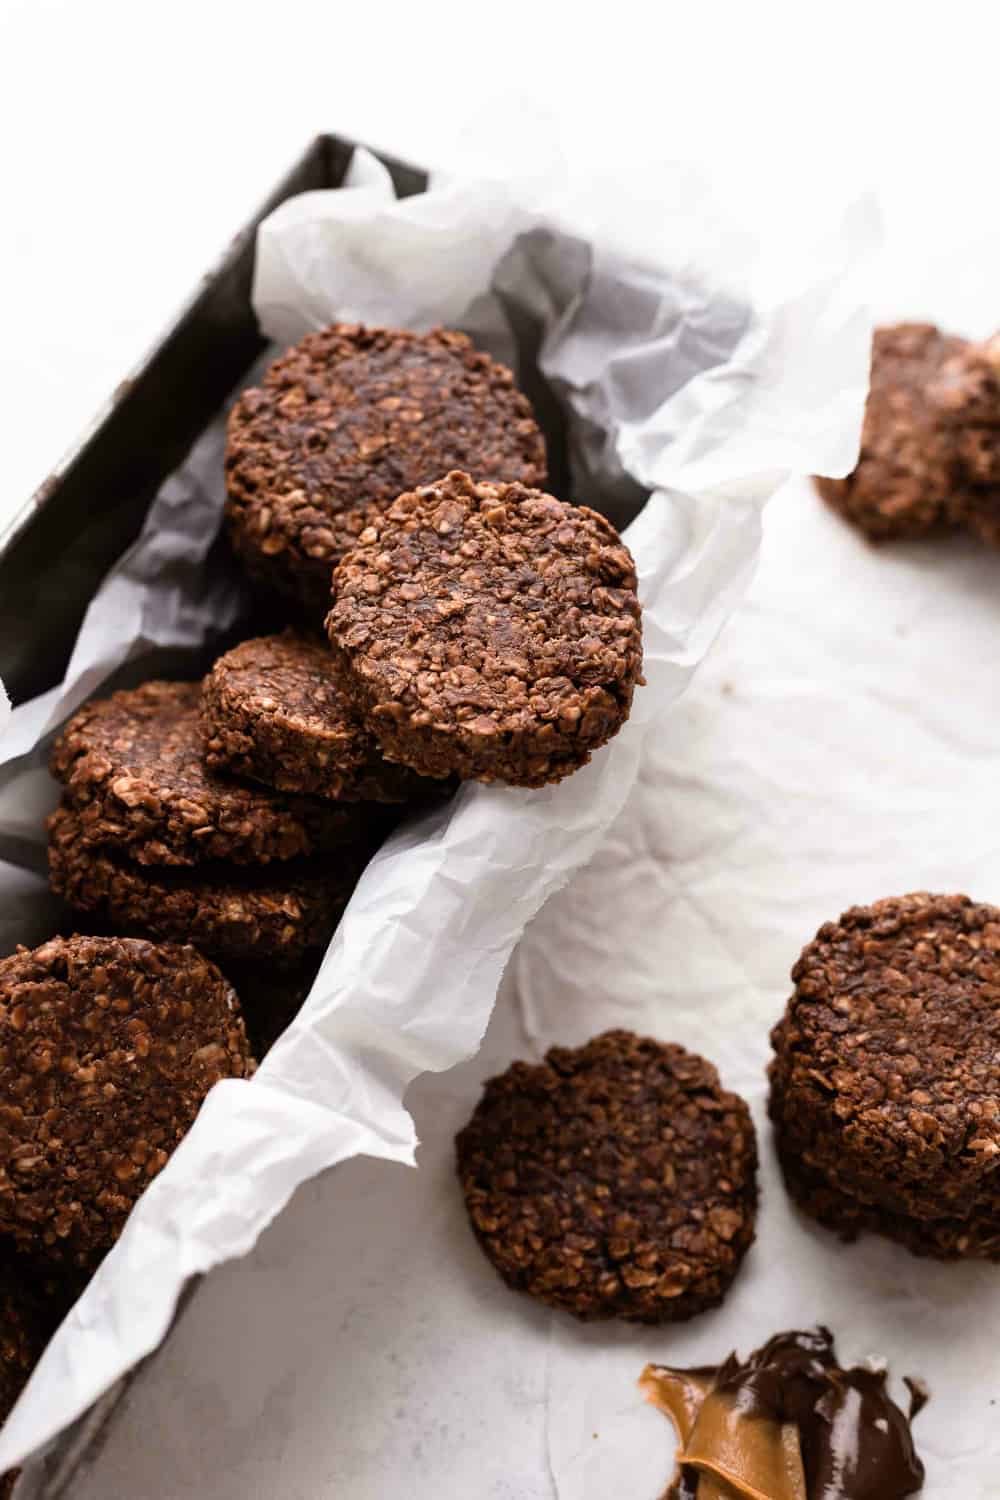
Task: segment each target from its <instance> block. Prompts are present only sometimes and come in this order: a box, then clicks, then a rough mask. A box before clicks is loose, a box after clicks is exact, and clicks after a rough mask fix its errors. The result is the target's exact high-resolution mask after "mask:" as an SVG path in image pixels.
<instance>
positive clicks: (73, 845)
mask: <svg viewBox="0 0 1000 1500" xmlns="http://www.w3.org/2000/svg"><path fill="white" fill-rule="evenodd" d="M48 835H49V845H48V848H49V884H50V886H51V888H52V890H53V891H54V892H55V894H56V895H57V896H61V897H62V899H63V900H64V901H65V902H66V903H67V904H68V905H69V906H71V907H72V908H73V910H74V911H76V912H88V913H89V914H90V915H91V916H96V917H97V918H98V919H99V920H100V922H101V923H102V925H103V926H105V928H106V929H107V930H110V931H111V932H115V933H125V934H129V933H131V934H136V935H140V936H149V937H156V938H165V939H169V940H172V941H176V942H189V943H193V944H194V945H195V947H197V948H200V949H201V951H202V952H203V953H206V954H207V955H208V956H209V957H210V958H214V959H218V960H220V961H224V960H230V959H242V960H258V961H259V960H266V962H267V963H268V964H269V965H271V964H274V965H277V966H279V967H281V968H285V967H287V966H288V965H291V964H296V963H298V962H299V960H300V959H301V958H302V957H303V955H305V954H307V953H309V952H310V951H312V950H313V949H316V948H322V947H324V946H325V945H326V943H327V942H328V941H329V939H330V938H331V937H332V935H333V931H334V928H335V927H336V925H337V923H338V922H339V920H340V918H341V916H342V915H343V913H344V908H345V907H346V906H347V903H348V901H349V900H350V897H351V892H352V891H353V890H354V887H355V885H356V884H357V881H358V879H359V877H360V875H361V872H362V870H363V868H364V865H365V863H366V860H367V857H368V851H367V850H365V849H363V848H358V849H356V850H351V849H345V850H341V851H340V852H339V853H338V854H335V855H322V854H314V855H312V856H311V857H310V858H306V859H289V860H273V861H272V862H271V863H270V864H268V865H261V866H254V865H225V864H213V863H207V864H203V865H197V866H196V867H195V868H194V869H184V868H179V867H177V866H170V867H165V868H158V867H157V866H155V865H140V864H135V863H133V861H132V860H129V859H124V858H122V857H121V856H120V855H119V854H117V853H116V852H115V850H114V849H109V848H95V847H93V846H91V845H88V844H87V843H85V842H84V840H83V838H82V837H81V828H80V818H79V815H78V814H77V813H75V812H74V811H73V809H72V808H69V807H60V808H58V809H57V811H56V812H54V813H53V814H52V816H51V817H50V818H49V821H48Z"/></svg>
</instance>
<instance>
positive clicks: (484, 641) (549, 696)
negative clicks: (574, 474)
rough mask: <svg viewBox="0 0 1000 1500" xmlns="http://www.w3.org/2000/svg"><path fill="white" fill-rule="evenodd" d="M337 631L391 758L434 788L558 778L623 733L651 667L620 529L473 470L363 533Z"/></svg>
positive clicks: (408, 499) (347, 570) (334, 625)
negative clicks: (479, 478) (446, 779)
mask: <svg viewBox="0 0 1000 1500" xmlns="http://www.w3.org/2000/svg"><path fill="white" fill-rule="evenodd" d="M327 630H328V632H329V636H330V641H331V643H332V645H333V647H334V650H335V651H336V652H337V654H338V656H339V659H340V663H341V668H342V674H343V682H344V687H345V689H346V691H348V692H349V693H350V695H351V697H352V699H353V702H354V704H355V707H356V708H357V711H358V713H359V714H360V716H361V718H362V719H363V721H364V723H365V724H366V726H367V727H368V728H369V729H370V730H371V731H372V733H373V734H374V735H375V737H376V739H377V740H378V742H379V744H380V746H381V748H382V751H383V754H384V755H385V756H386V757H387V758H388V759H390V760H395V761H400V762H402V763H403V764H404V765H408V766H411V767H412V768H413V769H414V770H415V771H418V772H421V773H422V774H424V775H428V776H444V775H447V774H449V773H451V772H453V773H455V774H456V775H458V776H461V777H465V778H473V779H476V780H480V781H506V782H509V783H511V784H513V785H516V786H535V787H537V786H542V785H544V784H545V783H546V782H549V781H559V780H561V778H562V777H564V776H568V775H569V774H570V772H572V771H575V770H576V769H577V768H578V767H580V766H583V765H585V764H586V763H587V761H588V760H589V759H590V756H591V753H592V752H593V751H594V750H596V749H597V748H598V747H599V746H600V745H603V744H604V743H605V742H606V741H607V740H609V739H610V738H611V737H612V735H614V734H615V733H617V731H618V730H619V729H620V728H621V726H622V725H623V724H624V722H625V720H626V719H627V718H628V715H629V710H630V708H631V704H632V694H633V690H634V688H635V685H636V683H637V681H639V680H640V671H641V667H642V631H641V623H640V608H639V601H638V598H637V596H636V574H635V565H634V563H633V561H632V557H631V555H630V553H629V551H628V548H627V547H626V546H625V544H624V543H623V542H622V540H621V538H620V537H619V535H618V533H617V532H616V531H615V529H614V527H613V526H612V525H611V524H610V522H609V521H606V520H605V519H604V517H603V516H599V515H597V514H596V513H595V512H594V511H592V510H587V509H586V508H584V507H582V506H576V505H569V504H567V503H566V502H564V501H562V500H556V499H554V498H553V497H552V496H551V495H545V494H543V493H542V492H541V491H540V490H532V489H527V488H525V487H524V486H523V485H520V484H489V483H481V482H476V481H474V480H472V479H471V478H470V477H469V475H468V474H462V473H453V474H449V475H448V476H447V477H446V478H445V479H442V480H439V481H438V482H436V483H435V484H430V485H425V486H424V487H423V488H422V489H419V490H415V491H413V492H412V493H411V494H407V495H402V496H401V497H400V498H399V499H398V500H397V501H396V503H395V504H394V505H393V506H392V507H391V509H390V510H389V511H388V512H387V513H386V515H385V516H384V517H382V519H381V520H380V521H379V522H378V524H377V525H373V526H372V527H370V528H369V530H368V531H366V532H364V533H363V534H362V537H361V539H360V543H359V545H358V547H357V548H356V549H355V550H354V551H353V552H352V553H351V554H350V555H349V556H348V557H347V558H345V560H344V561H343V562H342V563H341V565H340V567H339V568H338V569H337V572H336V574H335V588H334V604H333V608H332V609H331V611H330V613H329V615H328V617H327Z"/></svg>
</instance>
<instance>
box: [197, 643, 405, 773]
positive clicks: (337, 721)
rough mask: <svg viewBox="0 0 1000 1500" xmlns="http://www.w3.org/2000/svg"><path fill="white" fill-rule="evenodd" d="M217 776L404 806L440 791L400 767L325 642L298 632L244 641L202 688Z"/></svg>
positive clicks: (205, 729) (208, 747) (208, 754)
mask: <svg viewBox="0 0 1000 1500" xmlns="http://www.w3.org/2000/svg"><path fill="white" fill-rule="evenodd" d="M201 726H202V733H203V735H204V746H205V763H206V765H207V766H208V768H209V770H211V771H222V772H228V773H229V774H230V775H233V776H243V777H249V778H250V779H251V780H253V781H260V782H262V783H263V784H264V785H266V786H272V787H277V788H278V789H279V791H288V792H295V791H297V792H304V793H307V794H309V795H310V796H314V797H331V798H334V799H335V800H338V801H341V802H344V801H363V802H406V801H409V800H411V799H415V798H418V797H421V796H426V794H427V792H428V789H430V790H431V791H433V790H434V787H433V783H430V782H428V781H427V779H426V778H422V777H419V776H416V775H414V773H413V772H412V771H410V770H407V769H406V767H405V766H394V765H393V764H392V763H391V762H390V761H387V760H385V759H384V758H383V757H382V755H381V754H380V753H379V748H378V745H377V744H376V742H375V740H374V739H373V738H372V736H371V735H370V734H369V733H368V731H367V730H366V729H365V728H363V726H362V725H361V723H360V722H359V720H358V718H357V716H356V714H355V713H354V710H353V709H352V708H351V706H350V704H349V701H348V699H347V696H346V694H345V693H344V692H343V690H342V688H341V686H340V682H339V680H338V675H337V672H336V662H335V658H334V655H333V652H332V651H331V650H330V647H329V646H328V645H327V644H326V642H325V641H319V640H314V639H312V638H311V637H310V636H306V635H300V634H297V633H296V632H294V631H285V633H284V634H283V635H271V636H262V637H259V638H257V639H256V640H251V641H243V642H241V644H240V645H238V646H235V647H234V648H233V650H232V651H228V652H227V653H226V655H225V656H222V657H220V658H219V660H218V661H217V662H216V663H215V666H214V667H213V668H212V670H211V671H210V672H209V674H208V676H207V677H206V678H205V681H204V683H203V685H202V697H201Z"/></svg>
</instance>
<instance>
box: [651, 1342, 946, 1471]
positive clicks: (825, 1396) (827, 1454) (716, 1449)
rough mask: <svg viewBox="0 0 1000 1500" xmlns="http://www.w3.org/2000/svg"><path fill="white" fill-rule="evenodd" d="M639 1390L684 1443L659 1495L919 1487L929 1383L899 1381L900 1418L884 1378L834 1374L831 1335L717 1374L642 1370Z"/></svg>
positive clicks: (775, 1347) (732, 1362)
mask: <svg viewBox="0 0 1000 1500" xmlns="http://www.w3.org/2000/svg"><path fill="white" fill-rule="evenodd" d="M640 1384H641V1385H642V1387H643V1389H644V1390H645V1392H646V1395H647V1399H649V1400H650V1401H652V1402H653V1403H654V1404H655V1405H657V1406H659V1407H660V1409H661V1410H662V1411H664V1412H665V1413H666V1414H667V1415H668V1416H669V1417H670V1419H671V1421H672V1422H673V1424H674V1426H675V1428H676V1429H677V1432H678V1437H679V1439H680V1453H679V1456H678V1468H677V1473H676V1475H675V1477H674V1480H673V1483H672V1484H671V1486H670V1488H669V1490H668V1491H667V1494H666V1495H665V1496H664V1500H709V1497H711V1500H715V1497H722V1496H726V1497H729V1496H732V1497H734V1500H737V1497H740V1500H742V1497H744V1496H745V1497H747V1500H803V1497H804V1500H903V1497H904V1496H907V1495H913V1494H915V1493H916V1492H917V1491H918V1490H919V1489H920V1488H921V1487H922V1485H923V1482H924V1466H923V1464H922V1463H921V1461H920V1459H919V1458H918V1457H917V1454H916V1450H915V1449H914V1446H913V1437H912V1434H911V1432H910V1422H911V1421H912V1419H913V1418H914V1417H915V1416H916V1414H917V1412H918V1411H920V1409H921V1407H923V1406H924V1404H925V1403H926V1401H927V1391H926V1388H925V1387H924V1386H923V1385H922V1384H921V1383H920V1382H919V1381H916V1380H912V1379H909V1378H908V1379H907V1381H906V1384H907V1386H908V1387H909V1390H910V1410H909V1416H907V1415H906V1414H905V1413H904V1412H902V1411H901V1410H900V1408H899V1407H898V1406H897V1405H896V1403H895V1402H894V1401H893V1400H892V1398H891V1397H890V1396H889V1393H888V1391H887V1390H886V1376H885V1372H884V1371H877V1370H868V1369H865V1368H864V1367H863V1366H860V1365H859V1366H855V1367H854V1368H853V1369H850V1370H844V1369H841V1368H840V1366H839V1365H838V1364H837V1357H836V1350H835V1348H834V1343H833V1335H832V1334H831V1333H830V1331H829V1329H827V1328H817V1329H816V1330H814V1331H812V1332H793V1333H779V1334H776V1335H775V1337H774V1338H772V1339H769V1340H768V1342H767V1343H766V1344H764V1345H763V1347H762V1348H760V1349H757V1350H756V1351H755V1352H754V1353H753V1354H751V1355H750V1356H749V1358H748V1359H747V1360H746V1361H744V1362H741V1361H740V1360H739V1359H738V1358H737V1356H736V1355H735V1354H731V1355H730V1356H729V1357H728V1359H726V1360H725V1361H724V1362H723V1363H722V1364H721V1365H719V1366H718V1367H716V1368H714V1369H712V1368H707V1367H702V1368H699V1369H697V1370H670V1369H668V1368H667V1367H666V1366H662V1365H648V1366H647V1367H646V1370H645V1371H644V1372H643V1376H642V1380H641V1382H640Z"/></svg>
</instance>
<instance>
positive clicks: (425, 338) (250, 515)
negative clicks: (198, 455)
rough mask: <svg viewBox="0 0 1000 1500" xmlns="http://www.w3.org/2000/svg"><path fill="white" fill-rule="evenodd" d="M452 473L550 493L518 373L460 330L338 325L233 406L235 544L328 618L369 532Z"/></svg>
mask: <svg viewBox="0 0 1000 1500" xmlns="http://www.w3.org/2000/svg"><path fill="white" fill-rule="evenodd" d="M454 468H464V469H470V470H472V472H473V473H475V474H477V475H478V476H479V477H480V478H483V479H518V480H521V481H522V482H523V483H525V484H544V482H545V477H546V476H545V445H544V443H543V441H542V436H541V433H540V432H539V430H538V427H537V426H536V424H535V421H534V418H533V416H532V411H531V406H530V404H529V402H528V400H527V398H526V397H525V396H523V395H521V393H520V392H519V391H518V390H517V389H516V388H515V385H514V379H513V376H512V375H511V373H510V371H509V370H508V369H506V368H505V367H504V366H503V365H499V364H497V363H495V361H494V360H492V359H490V357H489V356H488V355H486V354H482V353H480V352H479V350H477V349H475V348H473V346H472V344H471V343H470V341H469V340H468V339H467V338H466V337H465V335H464V334H461V333H451V332H448V331H447V330H444V329H436V330H434V331H433V332H431V333H422V334H420V333H409V332H406V331H402V330H397V329H391V328H363V327H359V326H357V325H354V324H335V325H334V326H333V327H331V328H325V329H323V330H321V331H320V332H318V333H310V334H307V335H306V337H305V338H304V339H303V340H302V341H301V343H299V344H296V345H295V347H294V348H292V349H289V350H288V352H287V353H286V354H284V355H282V357H281V358H280V359H279V360H277V361H276V362H275V364H273V365H272V366H271V368H270V369H269V370H268V372H267V374H266V375H265V377H264V380H263V383H262V385H261V386H260V387H259V388H257V389H254V390H248V391H244V393H243V395H242V396H241V397H240V399H239V400H238V402H237V403H236V406H235V407H234V408H233V411H232V414H231V416H230V420H229V436H228V445H227V449H226V482H227V489H228V497H229V498H228V503H227V508H226V516H227V521H228V525H229V534H230V537H231V540H232V543H233V546H234V547H235V549H236V551H237V553H238V554H239V555H240V557H241V558H242V559H243V561H244V563H245V564H246V566H247V568H248V569H249V571H250V572H251V574H252V575H253V576H255V577H256V578H257V579H258V580H260V581H262V582H263V583H265V584H267V585H269V586H270V587H271V588H272V589H276V590H278V591H279V592H281V593H283V594H285V595H286V596H289V597H291V598H293V599H295V600H297V601H299V602H300V603H301V604H302V605H303V606H305V609H306V611H307V614H308V615H309V616H310V617H311V618H314V619H315V620H316V621H317V622H318V621H319V620H321V619H322V617H323V613H324V611H325V610H326V608H327V605H328V604H329V595H330V574H331V571H332V569H333V567H334V565H335V564H336V563H337V562H338V561H339V559H340V558H341V557H343V555H344V554H345V552H348V551H350V549H351V548H352V547H353V545H354V543H355V542H356V541H357V538H358V537H359V535H360V534H361V532H362V531H363V530H364V529H365V527H366V526H368V525H370V524H371V523H372V522H373V521H376V520H378V518H379V516H380V515H381V514H382V512H383V511H384V510H386V509H387V508H388V506H389V505H390V504H391V503H392V501H393V500H395V498H396V496H397V495H401V494H402V493H403V492H404V490H410V489H413V488H414V487H415V486H416V485H418V484H425V483H428V482H429V481H430V480H432V479H435V478H437V476H438V475H440V474H445V473H447V472H448V470H449V469H454Z"/></svg>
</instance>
